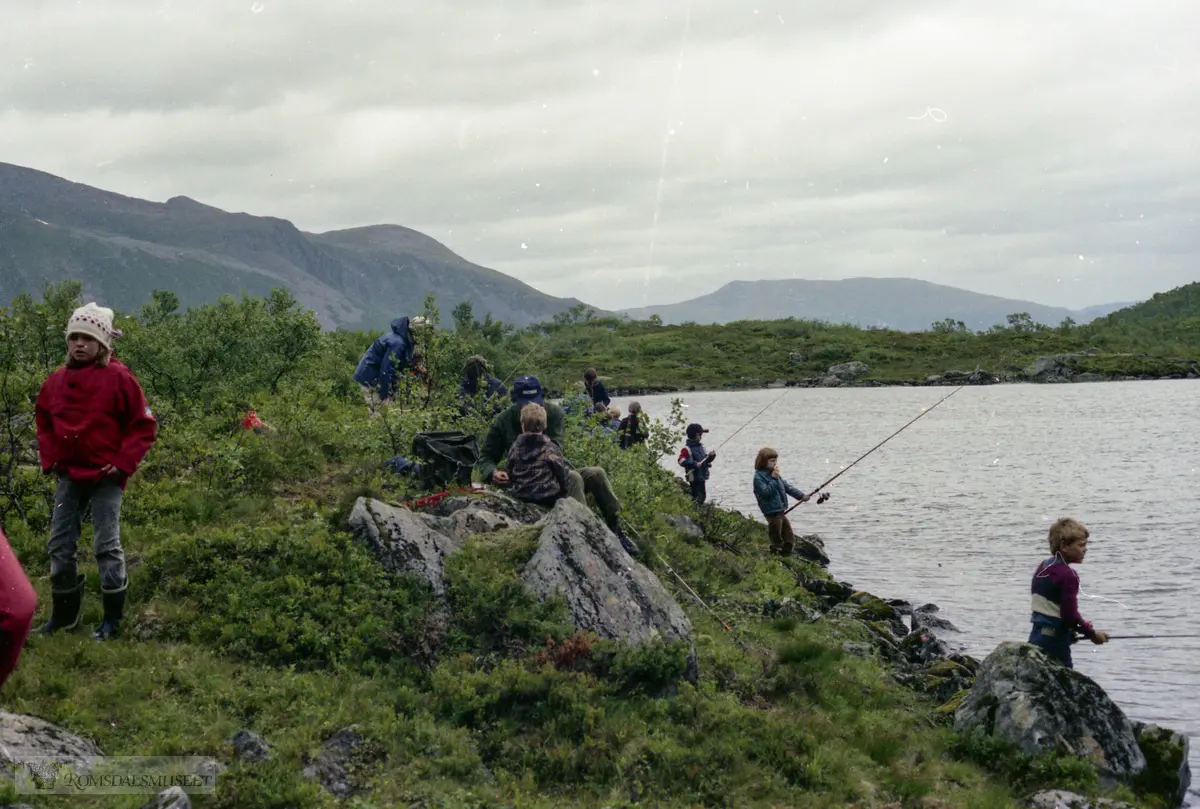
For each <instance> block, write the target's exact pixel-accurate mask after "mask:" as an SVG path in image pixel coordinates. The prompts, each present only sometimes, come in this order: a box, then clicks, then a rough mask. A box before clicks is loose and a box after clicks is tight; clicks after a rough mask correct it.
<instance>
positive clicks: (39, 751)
mask: <svg viewBox="0 0 1200 809" xmlns="http://www.w3.org/2000/svg"><path fill="white" fill-rule="evenodd" d="M103 755H104V754H103V753H101V752H100V748H98V747H96V745H94V744H92V743H91V742H90V741H88V740H87V739H84V738H82V737H81V736H76V735H75V734H74V733H71V732H70V731H68V730H64V729H63V728H60V727H59V726H58V725H52V724H50V723H49V722H47V721H46V720H44V719H38V718H37V717H36V716H26V715H24V714H12V713H0V764H3V765H7V767H10V768H13V767H17V768H19V767H20V766H21V762H22V761H25V760H28V759H52V760H53V761H54V762H55V763H57V764H68V765H72V766H75V767H80V768H82V767H87V766H90V765H91V764H92V763H93V762H94V760H95V759H97V758H101V757H103Z"/></svg>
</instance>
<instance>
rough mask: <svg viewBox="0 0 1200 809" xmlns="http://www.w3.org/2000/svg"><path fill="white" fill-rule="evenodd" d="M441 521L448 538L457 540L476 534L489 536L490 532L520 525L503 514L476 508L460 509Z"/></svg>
mask: <svg viewBox="0 0 1200 809" xmlns="http://www.w3.org/2000/svg"><path fill="white" fill-rule="evenodd" d="M442 519H444V520H445V525H446V531H447V532H448V533H449V534H450V536H452V537H454V538H455V539H459V540H465V539H466V538H467V537H471V536H475V535H476V534H490V533H491V532H492V531H501V530H503V529H505V528H516V527H517V526H519V525H521V523H520V522H518V521H517V520H514V519H513V518H512V517H509V516H507V515H505V514H497V513H496V512H494V511H486V510H485V509H482V508H477V507H471V508H461V509H459V510H458V511H456V512H454V513H453V514H451V515H450V516H449V518H442Z"/></svg>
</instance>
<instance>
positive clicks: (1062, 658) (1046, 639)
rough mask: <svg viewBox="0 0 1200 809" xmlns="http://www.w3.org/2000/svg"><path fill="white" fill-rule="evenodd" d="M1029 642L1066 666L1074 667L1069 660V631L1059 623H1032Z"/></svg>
mask: <svg viewBox="0 0 1200 809" xmlns="http://www.w3.org/2000/svg"><path fill="white" fill-rule="evenodd" d="M1029 642H1030V643H1032V644H1033V645H1034V646H1036V647H1038V648H1039V649H1041V650H1042V651H1043V652H1045V653H1046V654H1048V655H1050V656H1051V657H1053V658H1054V659H1056V660H1058V661H1059V662H1060V663H1062V664H1063V665H1064V666H1066V667H1067V668H1069V669H1073V668H1075V664H1074V662H1073V661H1072V660H1071V633H1069V632H1067V631H1066V630H1065V629H1064V628H1063V627H1062V625H1061V624H1060V625H1059V626H1051V625H1048V624H1040V623H1034V625H1033V629H1032V630H1031V631H1030V633H1029Z"/></svg>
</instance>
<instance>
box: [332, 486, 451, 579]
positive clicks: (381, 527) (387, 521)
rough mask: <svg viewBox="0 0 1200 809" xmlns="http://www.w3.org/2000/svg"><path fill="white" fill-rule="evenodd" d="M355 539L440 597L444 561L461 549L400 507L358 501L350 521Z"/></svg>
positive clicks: (351, 513)
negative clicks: (413, 575)
mask: <svg viewBox="0 0 1200 809" xmlns="http://www.w3.org/2000/svg"><path fill="white" fill-rule="evenodd" d="M349 522H350V529H351V530H352V531H353V532H354V535H355V537H356V538H357V539H358V540H359V541H360V542H362V543H363V544H364V545H366V546H367V547H368V548H370V549H371V550H372V551H373V552H374V553H375V555H376V556H377V557H378V558H379V561H380V562H381V563H382V564H383V566H384V567H385V568H386V569H388V570H390V571H392V572H394V573H415V574H417V575H419V576H421V577H422V578H424V579H425V580H426V581H427V582H429V586H430V587H432V588H433V591H434V592H435V593H436V594H438V595H439V596H441V595H444V594H445V592H446V584H445V564H446V557H448V556H451V555H453V554H455V553H458V552H459V551H461V550H462V549H463V541H462V540H460V539H455V538H454V537H450V536H447V535H446V534H443V533H441V532H439V531H435V530H433V529H431V528H430V527H429V526H428V525H427V524H426V523H425V521H424V520H421V519H420V518H418V517H417V515H415V514H413V513H412V512H411V511H409V510H408V509H407V508H404V507H403V506H391V505H388V504H387V503H383V502H380V501H379V500H368V499H367V498H365V497H360V498H358V500H357V501H356V502H355V504H354V508H353V509H352V510H351V512H350V517H349Z"/></svg>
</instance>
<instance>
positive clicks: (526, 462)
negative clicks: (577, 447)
mask: <svg viewBox="0 0 1200 809" xmlns="http://www.w3.org/2000/svg"><path fill="white" fill-rule="evenodd" d="M545 431H546V408H544V407H542V406H541V405H540V404H537V403H535V402H531V403H530V404H527V405H525V406H524V407H522V408H521V434H520V435H519V436H517V440H516V441H514V442H513V445H512V447H511V448H510V449H509V450H508V465H507V469H506V471H507V472H508V486H509V493H510V494H512V495H513V497H516V498H517V499H519V500H524V501H526V502H527V503H535V504H537V505H539V506H552V505H554V503H555V502H557V501H558V500H559V499H561V498H563V497H566V496H567V495H568V493H569V491H570V483H569V472H570V470H568V469H567V461H566V459H565V458H563V455H562V451H561V450H560V449H559V448H558V445H557V444H555V443H554V442H553V441H551V440H550V438H549V437H547V436H546V435H545ZM585 505H586V503H585Z"/></svg>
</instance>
